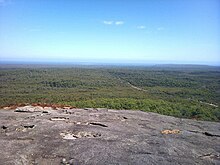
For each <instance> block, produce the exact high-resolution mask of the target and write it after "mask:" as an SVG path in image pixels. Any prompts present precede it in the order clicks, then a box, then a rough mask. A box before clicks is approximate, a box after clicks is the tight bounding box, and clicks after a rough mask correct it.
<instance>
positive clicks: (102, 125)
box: [89, 123, 108, 127]
mask: <svg viewBox="0 0 220 165" xmlns="http://www.w3.org/2000/svg"><path fill="white" fill-rule="evenodd" d="M89 125H97V126H101V127H108V126H107V125H104V124H101V123H89Z"/></svg>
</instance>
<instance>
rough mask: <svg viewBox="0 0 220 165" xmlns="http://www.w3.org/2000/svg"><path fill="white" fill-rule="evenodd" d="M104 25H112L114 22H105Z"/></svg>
mask: <svg viewBox="0 0 220 165" xmlns="http://www.w3.org/2000/svg"><path fill="white" fill-rule="evenodd" d="M103 23H104V24H105V25H112V24H113V23H114V22H113V21H103Z"/></svg>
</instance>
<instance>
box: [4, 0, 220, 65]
mask: <svg viewBox="0 0 220 165" xmlns="http://www.w3.org/2000/svg"><path fill="white" fill-rule="evenodd" d="M219 45H220V1H219V0H0V60H1V61H36V62H39V61H50V62H51V61H52V62H53V61H54V62H56V61H58V62H76V61H87V62H89V61H93V62H119V63H124V62H131V63H192V64H211V65H220V46H219Z"/></svg>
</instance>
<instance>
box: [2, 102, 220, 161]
mask: <svg viewBox="0 0 220 165" xmlns="http://www.w3.org/2000/svg"><path fill="white" fill-rule="evenodd" d="M0 126H1V128H0V132H1V133H0V146H1V147H0V152H1V156H0V164H4V165H31V164H33V165H37V164H39V165H48V164H51V165H60V164H69V165H70V164H72V165H81V164H82V165H90V164H100V165H103V164H123V165H125V164H143V165H147V164H155V165H158V164H163V165H166V164H167V165H168V164H172V165H176V164H181V165H189V164H200V165H203V164H204V165H209V164H210V165H211V164H216V165H217V164H220V123H217V122H205V121H195V120H190V119H179V118H175V117H170V116H164V115H159V114H155V113H146V112H141V111H131V110H111V109H103V108H99V109H93V108H87V109H76V108H65V109H64V108H62V107H61V108H60V109H58V110H57V109H56V110H54V109H53V108H48V107H47V106H45V107H40V106H33V105H32V106H23V107H16V108H15V109H11V108H10V109H2V110H0Z"/></svg>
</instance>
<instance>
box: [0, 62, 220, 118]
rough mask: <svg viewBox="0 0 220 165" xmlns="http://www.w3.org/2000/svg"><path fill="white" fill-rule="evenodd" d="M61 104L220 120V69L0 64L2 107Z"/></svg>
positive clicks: (202, 67) (0, 98)
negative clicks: (64, 66)
mask: <svg viewBox="0 0 220 165" xmlns="http://www.w3.org/2000/svg"><path fill="white" fill-rule="evenodd" d="M21 103H30V104H32V103H46V104H61V105H69V106H74V107H79V108H85V107H94V108H97V107H99V108H102V107H103V108H112V109H133V110H143V111H149V112H157V113H160V114H165V115H171V116H176V117H182V118H193V119H200V120H210V121H219V120H220V108H219V103H220V68H218V67H208V66H153V67H110V66H109V67H101V66H99V67H98V66H96V67H95V66H94V67H92V66H90V67H89V66H88V67H85V66H84V67H80V66H75V67H72V68H70V67H69V68H61V67H53V68H52V67H51V68H49V67H48V68H46V67H29V68H28V67H23V68H21V67H19V66H14V67H13V68H12V67H7V66H3V65H2V66H1V68H0V106H1V107H3V106H8V105H11V104H21Z"/></svg>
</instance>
